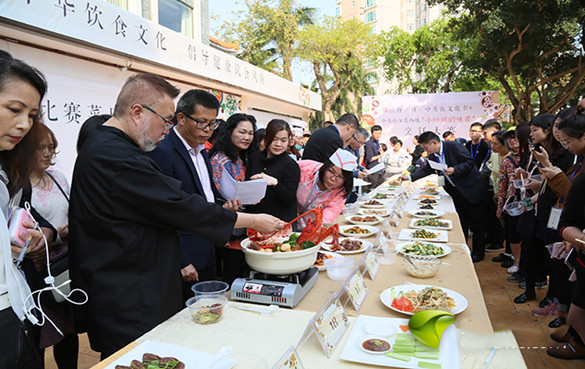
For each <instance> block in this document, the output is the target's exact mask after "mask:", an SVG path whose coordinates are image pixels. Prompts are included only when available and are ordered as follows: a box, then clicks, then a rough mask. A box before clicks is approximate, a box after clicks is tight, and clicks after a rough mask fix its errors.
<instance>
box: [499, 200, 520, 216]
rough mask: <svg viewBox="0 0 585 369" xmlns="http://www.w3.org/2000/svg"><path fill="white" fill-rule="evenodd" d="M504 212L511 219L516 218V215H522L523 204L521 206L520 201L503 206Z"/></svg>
mask: <svg viewBox="0 0 585 369" xmlns="http://www.w3.org/2000/svg"><path fill="white" fill-rule="evenodd" d="M504 211H505V212H506V213H508V215H510V216H511V217H517V216H518V215H520V214H522V213H524V204H522V201H514V202H511V203H509V204H506V205H504Z"/></svg>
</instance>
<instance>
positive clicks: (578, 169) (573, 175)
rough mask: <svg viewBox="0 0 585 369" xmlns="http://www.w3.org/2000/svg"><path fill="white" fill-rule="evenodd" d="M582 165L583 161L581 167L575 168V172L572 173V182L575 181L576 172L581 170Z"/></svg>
mask: <svg viewBox="0 0 585 369" xmlns="http://www.w3.org/2000/svg"><path fill="white" fill-rule="evenodd" d="M582 166H583V163H581V164H579V168H577V169H575V171H574V172H573V174H571V179H570V181H571V182H573V178H574V177H575V174H577V172H578V171H580V170H581V167H582Z"/></svg>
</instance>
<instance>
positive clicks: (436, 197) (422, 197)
mask: <svg viewBox="0 0 585 369" xmlns="http://www.w3.org/2000/svg"><path fill="white" fill-rule="evenodd" d="M415 199H417V200H424V199H430V200H436V201H439V199H440V197H439V196H438V195H423V194H421V195H418V196H416V197H415Z"/></svg>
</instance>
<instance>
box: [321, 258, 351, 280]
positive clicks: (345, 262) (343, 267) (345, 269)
mask: <svg viewBox="0 0 585 369" xmlns="http://www.w3.org/2000/svg"><path fill="white" fill-rule="evenodd" d="M354 264H355V261H354V260H353V259H352V258H331V259H327V260H324V261H323V265H324V266H325V268H327V269H326V270H327V277H329V279H333V280H334V281H342V280H344V279H346V278H347V277H349V274H350V273H351V271H352V269H353V266H354Z"/></svg>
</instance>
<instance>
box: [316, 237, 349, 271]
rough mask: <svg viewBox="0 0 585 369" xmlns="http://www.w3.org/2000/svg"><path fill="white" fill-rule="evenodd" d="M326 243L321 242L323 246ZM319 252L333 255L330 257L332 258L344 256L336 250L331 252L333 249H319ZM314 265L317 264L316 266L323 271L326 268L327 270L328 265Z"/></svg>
mask: <svg viewBox="0 0 585 369" xmlns="http://www.w3.org/2000/svg"><path fill="white" fill-rule="evenodd" d="M324 245H325V243H321V247H323V246H324ZM323 248H325V247H323ZM319 252H320V253H322V254H325V255H329V256H331V258H330V259H337V258H343V255H339V254H338V253H336V252H331V251H319ZM314 266H316V267H317V269H318V270H319V271H320V272H322V271H324V270H327V267H326V266H325V265H320V266H319V265H314Z"/></svg>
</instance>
